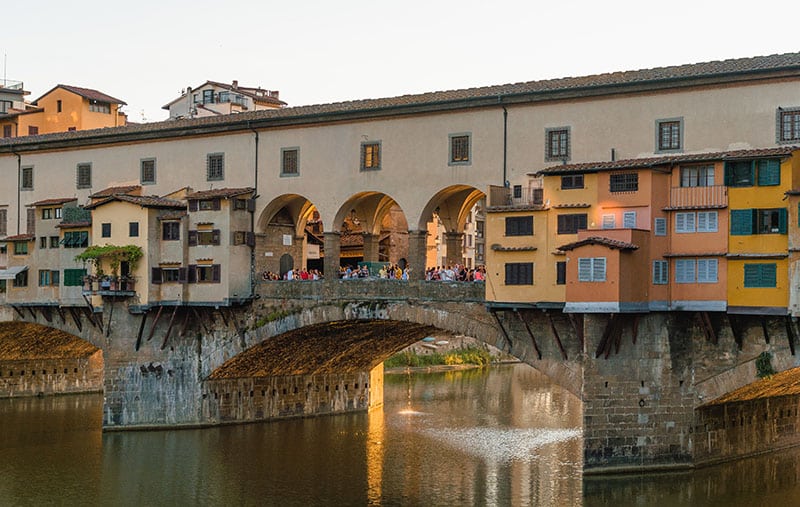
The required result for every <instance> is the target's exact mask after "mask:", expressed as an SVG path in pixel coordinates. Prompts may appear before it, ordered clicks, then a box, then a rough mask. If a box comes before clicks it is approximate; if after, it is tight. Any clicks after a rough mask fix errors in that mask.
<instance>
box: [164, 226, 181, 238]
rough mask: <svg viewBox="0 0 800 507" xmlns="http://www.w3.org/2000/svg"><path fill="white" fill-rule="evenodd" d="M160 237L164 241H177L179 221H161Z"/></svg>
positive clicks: (179, 234)
mask: <svg viewBox="0 0 800 507" xmlns="http://www.w3.org/2000/svg"><path fill="white" fill-rule="evenodd" d="M161 239H162V240H164V241H178V240H180V239H181V223H180V222H162V223H161Z"/></svg>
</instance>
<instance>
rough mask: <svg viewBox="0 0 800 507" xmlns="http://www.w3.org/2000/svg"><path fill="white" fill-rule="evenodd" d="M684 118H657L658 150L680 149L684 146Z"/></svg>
mask: <svg viewBox="0 0 800 507" xmlns="http://www.w3.org/2000/svg"><path fill="white" fill-rule="evenodd" d="M682 124H683V118H670V119H667V120H656V152H662V151H679V150H680V149H681V148H682V140H683V133H682V128H681V126H682Z"/></svg>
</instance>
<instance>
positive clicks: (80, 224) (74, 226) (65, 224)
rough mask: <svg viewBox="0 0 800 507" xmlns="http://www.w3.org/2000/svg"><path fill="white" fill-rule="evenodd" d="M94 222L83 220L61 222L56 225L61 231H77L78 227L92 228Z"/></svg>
mask: <svg viewBox="0 0 800 507" xmlns="http://www.w3.org/2000/svg"><path fill="white" fill-rule="evenodd" d="M91 225H92V222H91V221H89V220H83V221H80V222H61V223H60V224H58V225H56V227H58V228H59V229H77V228H78V227H90V226H91Z"/></svg>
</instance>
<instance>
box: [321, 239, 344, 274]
mask: <svg viewBox="0 0 800 507" xmlns="http://www.w3.org/2000/svg"><path fill="white" fill-rule="evenodd" d="M323 236H324V237H325V262H324V263H323V268H324V270H325V273H324V275H325V278H326V279H328V280H336V279H338V278H339V265H340V260H339V255H340V252H341V243H340V240H341V239H340V236H341V234H340V233H338V232H325V233H323Z"/></svg>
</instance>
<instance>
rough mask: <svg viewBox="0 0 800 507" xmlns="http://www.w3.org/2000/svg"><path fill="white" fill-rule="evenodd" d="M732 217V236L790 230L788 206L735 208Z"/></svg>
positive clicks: (778, 232) (783, 232) (781, 232)
mask: <svg viewBox="0 0 800 507" xmlns="http://www.w3.org/2000/svg"><path fill="white" fill-rule="evenodd" d="M730 217H731V218H730V220H731V235H732V236H747V235H750V234H786V233H787V231H788V223H787V222H788V212H787V210H786V208H775V209H734V210H731V212H730Z"/></svg>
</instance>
